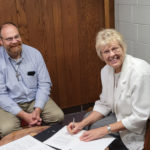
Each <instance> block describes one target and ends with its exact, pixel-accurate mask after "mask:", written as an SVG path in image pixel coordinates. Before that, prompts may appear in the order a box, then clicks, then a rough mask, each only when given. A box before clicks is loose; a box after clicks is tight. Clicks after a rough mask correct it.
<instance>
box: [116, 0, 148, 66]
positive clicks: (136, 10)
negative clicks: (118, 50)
mask: <svg viewBox="0 0 150 150" xmlns="http://www.w3.org/2000/svg"><path fill="white" fill-rule="evenodd" d="M115 28H116V29H117V30H118V31H119V32H121V33H122V35H123V37H124V39H125V41H126V43H127V53H128V54H131V55H133V56H135V57H138V58H141V59H144V60H146V61H147V62H149V63H150V0H115Z"/></svg>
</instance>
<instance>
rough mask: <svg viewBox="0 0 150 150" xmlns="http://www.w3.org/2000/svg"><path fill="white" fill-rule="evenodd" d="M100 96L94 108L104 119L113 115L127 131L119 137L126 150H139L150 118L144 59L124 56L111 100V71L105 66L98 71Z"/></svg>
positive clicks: (148, 69)
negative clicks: (115, 89)
mask: <svg viewBox="0 0 150 150" xmlns="http://www.w3.org/2000/svg"><path fill="white" fill-rule="evenodd" d="M101 82H102V93H101V95H100V99H99V100H97V101H96V103H95V106H94V109H93V110H95V111H98V112H100V113H101V114H103V115H104V116H106V115H107V114H108V113H110V112H111V111H112V112H115V114H116V118H117V121H120V120H121V121H122V123H123V125H124V126H125V128H126V129H127V130H124V131H120V136H121V139H122V141H123V142H124V144H125V145H126V147H127V148H128V149H129V150H141V149H143V145H144V135H145V128H146V122H147V119H148V118H149V116H150V65H149V64H148V63H147V62H145V61H144V60H141V59H138V58H135V57H132V56H130V55H126V56H125V60H124V63H123V66H122V70H121V74H120V78H119V81H118V87H117V97H116V98H115V99H114V91H113V90H114V70H113V68H112V67H110V66H108V65H106V66H104V68H103V69H102V70H101Z"/></svg>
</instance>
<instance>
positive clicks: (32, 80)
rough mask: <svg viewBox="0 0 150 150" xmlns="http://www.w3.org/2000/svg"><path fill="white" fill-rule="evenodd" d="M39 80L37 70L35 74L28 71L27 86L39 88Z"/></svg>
mask: <svg viewBox="0 0 150 150" xmlns="http://www.w3.org/2000/svg"><path fill="white" fill-rule="evenodd" d="M37 81H38V78H37V74H36V72H35V73H34V75H29V74H28V73H27V76H26V86H27V87H28V88H31V89H32V88H37Z"/></svg>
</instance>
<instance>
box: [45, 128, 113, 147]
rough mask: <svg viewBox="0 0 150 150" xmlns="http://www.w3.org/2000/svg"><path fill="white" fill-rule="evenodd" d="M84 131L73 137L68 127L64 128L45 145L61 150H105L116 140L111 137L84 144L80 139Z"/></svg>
mask: <svg viewBox="0 0 150 150" xmlns="http://www.w3.org/2000/svg"><path fill="white" fill-rule="evenodd" d="M84 131H85V130H82V131H80V132H79V133H78V134H75V135H71V134H69V133H68V131H67V128H66V126H64V127H63V128H62V129H60V130H59V131H58V132H57V133H56V134H55V135H53V136H52V137H50V138H48V139H47V140H46V141H44V143H45V144H47V145H50V146H52V147H54V148H58V149H61V150H84V149H86V150H91V149H94V150H104V149H105V148H106V147H108V145H109V144H110V143H111V142H112V141H113V140H114V139H115V138H113V137H111V136H106V137H104V138H101V139H98V140H94V141H90V142H83V141H80V139H79V137H80V136H81V135H82V133H83V132H84Z"/></svg>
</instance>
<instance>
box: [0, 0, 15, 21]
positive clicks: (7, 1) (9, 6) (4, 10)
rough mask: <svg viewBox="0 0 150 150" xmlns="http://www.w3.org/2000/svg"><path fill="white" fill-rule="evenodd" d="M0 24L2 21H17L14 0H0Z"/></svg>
mask: <svg viewBox="0 0 150 150" xmlns="http://www.w3.org/2000/svg"><path fill="white" fill-rule="evenodd" d="M0 5H1V6H0V24H2V23H4V22H10V21H11V22H14V23H16V24H17V23H18V22H17V11H16V1H15V0H0Z"/></svg>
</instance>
